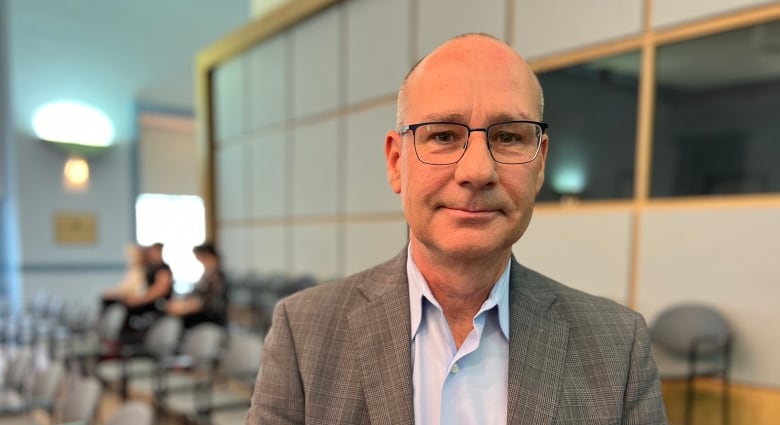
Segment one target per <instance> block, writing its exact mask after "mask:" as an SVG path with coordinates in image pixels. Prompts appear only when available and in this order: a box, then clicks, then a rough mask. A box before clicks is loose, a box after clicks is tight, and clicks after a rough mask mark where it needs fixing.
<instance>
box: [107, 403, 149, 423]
mask: <svg viewBox="0 0 780 425" xmlns="http://www.w3.org/2000/svg"><path fill="white" fill-rule="evenodd" d="M153 423H154V411H153V410H152V408H151V406H149V405H148V404H146V403H142V402H140V401H128V402H126V403H124V404H123V405H122V407H120V408H119V410H117V411H116V412H115V413H114V414H113V415H111V417H110V418H109V419H108V421H106V425H152V424H153Z"/></svg>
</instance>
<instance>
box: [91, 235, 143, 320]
mask: <svg viewBox="0 0 780 425" xmlns="http://www.w3.org/2000/svg"><path fill="white" fill-rule="evenodd" d="M144 255H145V253H144V249H143V247H141V246H140V245H138V244H135V243H131V244H128V245H127V247H126V248H125V257H126V258H127V270H126V271H125V274H124V276H123V277H122V280H121V281H120V282H119V284H118V285H116V286H114V287H112V288H108V289H106V290H105V291H103V293H102V295H101V299H102V301H103V308H105V307H106V306H108V305H110V304H113V303H116V302H120V301H121V300H122V299H124V298H125V297H130V296H133V295H138V294H141V293H142V292H144V291H145V290H146V276H145V274H146V270H145V267H146V261H145V260H144Z"/></svg>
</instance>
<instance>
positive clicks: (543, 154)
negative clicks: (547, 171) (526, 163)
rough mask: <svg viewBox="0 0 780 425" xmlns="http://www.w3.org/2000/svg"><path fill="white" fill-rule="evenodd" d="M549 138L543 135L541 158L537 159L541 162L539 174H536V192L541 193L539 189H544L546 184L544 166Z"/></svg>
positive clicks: (540, 149)
mask: <svg viewBox="0 0 780 425" xmlns="http://www.w3.org/2000/svg"><path fill="white" fill-rule="evenodd" d="M548 140H549V138H548V137H547V135H546V134H545V135H544V136H542V144H541V145H540V146H539V158H537V159H536V160H537V161H539V162H540V164H539V174H538V175H537V176H536V194H537V195H538V194H539V191H540V190H542V185H543V184H544V167H545V164H546V163H547V142H548Z"/></svg>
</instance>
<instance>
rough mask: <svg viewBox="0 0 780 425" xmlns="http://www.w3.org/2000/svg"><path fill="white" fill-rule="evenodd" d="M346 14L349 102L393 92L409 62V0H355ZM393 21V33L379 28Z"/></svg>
mask: <svg viewBox="0 0 780 425" xmlns="http://www.w3.org/2000/svg"><path fill="white" fill-rule="evenodd" d="M346 14H347V69H346V75H347V78H346V84H347V102H348V103H355V102H360V101H362V100H366V99H370V98H372V97H376V96H383V95H389V94H394V93H396V92H397V91H398V87H399V86H400V85H401V80H402V79H403V77H404V75H405V74H406V72H407V70H408V69H409V67H410V66H411V64H410V63H409V0H353V1H350V2H348V3H346ZM388 22H392V28H391V29H390V30H391V31H392V34H391V35H390V36H387V37H378V36H377V28H383V27H385V26H386V25H387V23H388Z"/></svg>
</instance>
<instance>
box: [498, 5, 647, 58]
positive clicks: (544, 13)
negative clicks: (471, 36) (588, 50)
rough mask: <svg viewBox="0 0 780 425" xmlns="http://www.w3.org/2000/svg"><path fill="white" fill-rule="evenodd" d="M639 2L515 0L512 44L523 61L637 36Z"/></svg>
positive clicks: (638, 31) (640, 20)
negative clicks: (523, 58)
mask: <svg viewBox="0 0 780 425" xmlns="http://www.w3.org/2000/svg"><path fill="white" fill-rule="evenodd" d="M643 3H644V2H643V1H640V0H589V1H580V0H545V1H538V0H517V4H516V5H515V15H514V36H513V40H512V41H511V44H512V46H513V47H515V49H516V50H517V51H518V52H519V53H520V54H521V55H523V56H524V57H525V58H534V57H539V56H544V55H549V54H552V53H558V52H562V51H566V50H571V49H574V48H577V47H584V46H588V45H591V44H595V43H602V42H605V41H609V40H614V39H618V38H621V37H626V36H631V35H637V34H639V33H640V32H641V30H642V8H643Z"/></svg>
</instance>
